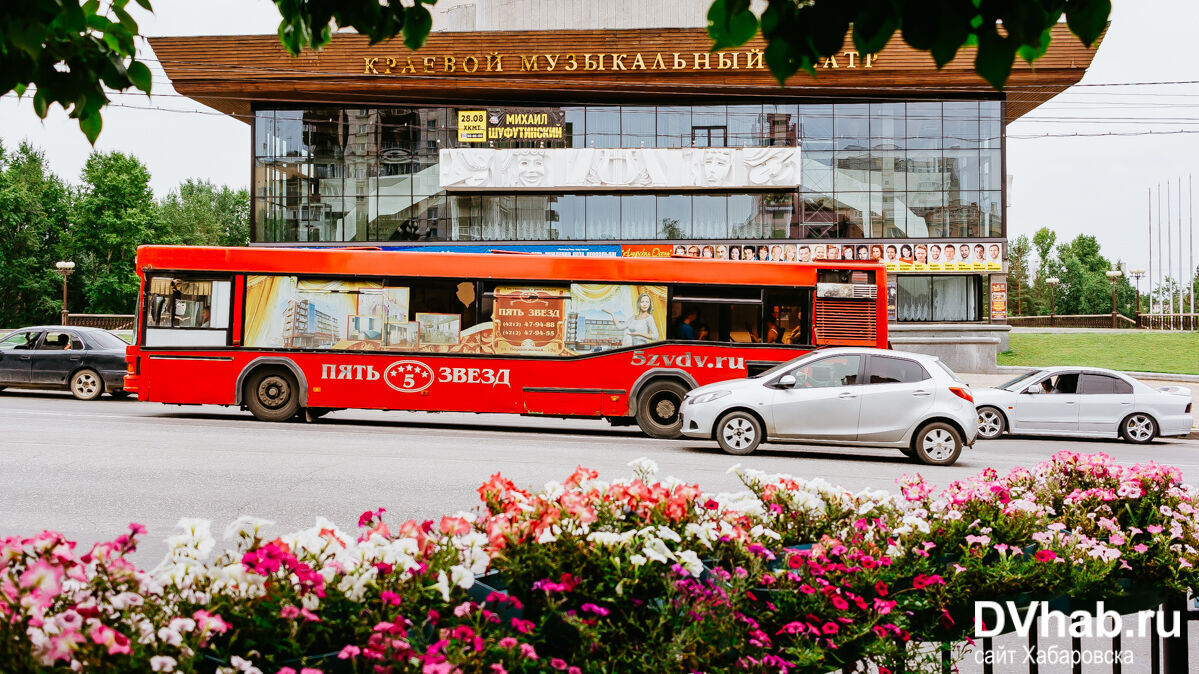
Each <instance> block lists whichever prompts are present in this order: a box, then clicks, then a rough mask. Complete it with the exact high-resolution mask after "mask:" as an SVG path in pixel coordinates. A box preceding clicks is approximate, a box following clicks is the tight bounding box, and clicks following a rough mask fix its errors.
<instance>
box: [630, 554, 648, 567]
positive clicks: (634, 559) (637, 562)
mask: <svg viewBox="0 0 1199 674" xmlns="http://www.w3.org/2000/svg"><path fill="white" fill-rule="evenodd" d="M629 562H631V563H632V564H633V566H642V565H644V564H645V562H646V559H645V557H642V556H641V555H632V556H630V557H629Z"/></svg>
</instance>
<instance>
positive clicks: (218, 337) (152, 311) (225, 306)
mask: <svg viewBox="0 0 1199 674" xmlns="http://www.w3.org/2000/svg"><path fill="white" fill-rule="evenodd" d="M146 286H147V289H146V328H147V332H146V346H225V345H226V343H227V340H228V331H229V314H230V310H231V308H232V306H231V305H232V297H233V282H232V280H230V279H214V278H212V277H209V278H196V277H194V276H192V277H188V276H175V275H172V276H158V275H155V276H151V277H150V278H149V279H147V282H146Z"/></svg>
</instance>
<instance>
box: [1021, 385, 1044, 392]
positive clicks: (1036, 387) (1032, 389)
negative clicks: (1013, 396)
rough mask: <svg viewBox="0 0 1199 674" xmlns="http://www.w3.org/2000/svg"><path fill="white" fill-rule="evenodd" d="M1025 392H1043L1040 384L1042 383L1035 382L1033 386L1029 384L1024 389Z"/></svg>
mask: <svg viewBox="0 0 1199 674" xmlns="http://www.w3.org/2000/svg"><path fill="white" fill-rule="evenodd" d="M1024 392H1025V393H1040V392H1041V385H1040V384H1033V385H1032V386H1029V387H1028V388H1026V389H1024Z"/></svg>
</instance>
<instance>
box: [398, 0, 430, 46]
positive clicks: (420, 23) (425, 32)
mask: <svg viewBox="0 0 1199 674" xmlns="http://www.w3.org/2000/svg"><path fill="white" fill-rule="evenodd" d="M432 28H433V15H432V14H429V10H427V9H425V6H424V5H420V4H417V5H413V6H412V7H409V8H408V9H407V10H405V11H404V46H405V47H408V48H409V49H412V50H416V49H420V48H421V47H423V46H425V40H426V39H428V37H429V31H430V30H432Z"/></svg>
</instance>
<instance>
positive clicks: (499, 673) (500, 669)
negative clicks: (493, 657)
mask: <svg viewBox="0 0 1199 674" xmlns="http://www.w3.org/2000/svg"><path fill="white" fill-rule="evenodd" d="M491 671H493V672H495V674H508V670H506V669H504V666H503V665H501V664H500V663H498V662H496V663H493V664H492V665H491Z"/></svg>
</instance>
